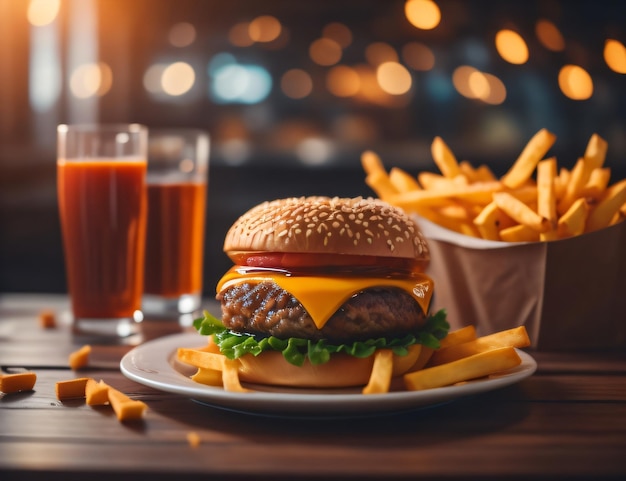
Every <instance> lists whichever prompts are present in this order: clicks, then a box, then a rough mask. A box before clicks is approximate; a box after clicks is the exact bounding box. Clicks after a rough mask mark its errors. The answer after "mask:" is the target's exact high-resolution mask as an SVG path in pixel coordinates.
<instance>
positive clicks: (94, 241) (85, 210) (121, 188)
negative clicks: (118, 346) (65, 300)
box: [57, 124, 148, 337]
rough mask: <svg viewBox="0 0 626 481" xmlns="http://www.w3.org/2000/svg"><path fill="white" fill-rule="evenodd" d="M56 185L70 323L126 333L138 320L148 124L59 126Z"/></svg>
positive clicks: (87, 328) (81, 327) (84, 328)
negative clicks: (71, 315)
mask: <svg viewBox="0 0 626 481" xmlns="http://www.w3.org/2000/svg"><path fill="white" fill-rule="evenodd" d="M57 132H58V146H57V190H58V203H59V215H60V220H61V231H62V235H63V247H64V254H65V269H66V274H67V282H68V290H69V295H70V304H71V308H72V314H73V319H74V321H73V322H74V328H75V330H76V331H77V332H79V333H84V334H94V335H101V336H107V337H126V336H128V335H130V334H133V333H134V332H136V330H137V329H136V327H137V326H136V324H135V323H136V321H138V320H141V311H140V309H141V296H142V291H143V265H144V252H145V233H146V221H147V205H148V202H147V188H146V174H147V137H148V132H147V128H146V127H144V126H141V125H137V124H130V125H126V124H124V125H106V124H104V125H60V126H59V127H58V129H57Z"/></svg>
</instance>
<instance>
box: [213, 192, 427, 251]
mask: <svg viewBox="0 0 626 481" xmlns="http://www.w3.org/2000/svg"><path fill="white" fill-rule="evenodd" d="M224 251H225V252H226V253H228V254H229V255H230V253H236V252H250V251H258V252H284V253H308V254H315V253H319V254H347V255H361V256H380V257H394V258H406V259H417V260H421V261H428V260H429V257H430V256H429V252H428V247H427V244H426V241H425V239H424V238H423V236H422V234H421V232H420V231H419V229H418V227H417V225H416V224H415V223H414V222H413V220H411V218H410V217H409V216H407V215H406V214H405V213H404V212H403V211H402V210H401V209H399V208H397V207H393V206H391V205H390V204H388V203H386V202H383V201H381V200H378V199H373V198H362V197H357V198H338V197H334V198H330V197H292V198H288V199H279V200H274V201H271V202H264V203H262V204H259V205H257V206H256V207H253V208H252V209H250V210H249V211H248V212H246V213H245V214H243V215H242V216H241V217H240V218H239V219H238V220H237V221H236V222H235V223H234V224H233V226H232V227H231V228H230V230H229V231H228V233H227V234H226V238H225V240H224Z"/></svg>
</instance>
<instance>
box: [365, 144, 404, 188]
mask: <svg viewBox="0 0 626 481" xmlns="http://www.w3.org/2000/svg"><path fill="white" fill-rule="evenodd" d="M361 165H362V166H363V170H365V172H366V174H367V176H366V177H365V183H366V184H367V185H369V186H370V188H371V189H372V190H373V191H374V192H376V195H377V196H378V197H380V198H381V199H386V198H388V197H391V196H392V195H394V194H397V193H398V191H397V190H396V188H395V187H394V185H393V184H392V183H391V181H390V180H389V176H388V175H387V171H386V170H385V167H384V166H383V163H382V161H381V160H380V157H379V156H378V155H377V154H376V153H374V152H372V151H371V150H368V151H365V152H363V153H362V154H361Z"/></svg>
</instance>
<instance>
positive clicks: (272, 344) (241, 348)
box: [194, 309, 450, 366]
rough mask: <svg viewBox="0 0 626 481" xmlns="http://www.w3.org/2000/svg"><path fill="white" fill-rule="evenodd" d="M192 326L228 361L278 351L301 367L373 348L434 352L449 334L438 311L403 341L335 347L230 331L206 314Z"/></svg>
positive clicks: (364, 353) (364, 354)
mask: <svg viewBox="0 0 626 481" xmlns="http://www.w3.org/2000/svg"><path fill="white" fill-rule="evenodd" d="M194 327H195V328H196V329H197V331H198V332H199V333H200V334H202V335H203V336H213V341H214V342H215V343H216V344H217V345H218V346H219V348H220V351H221V352H222V354H224V355H225V356H226V357H227V358H228V359H237V358H239V357H241V356H243V355H245V354H252V355H253V356H258V355H259V354H261V353H262V352H263V351H278V352H282V354H283V356H284V357H285V359H286V360H287V361H288V362H290V363H291V364H294V365H296V366H302V364H304V361H305V360H306V359H309V361H310V362H311V364H314V365H319V364H324V363H325V362H328V360H329V359H330V356H331V355H332V354H334V353H338V352H343V353H345V354H349V355H351V356H354V357H368V356H371V355H372V354H373V353H374V351H376V349H391V350H392V351H393V352H394V354H397V355H400V356H404V355H406V354H407V353H408V348H409V347H410V346H412V345H413V344H422V345H424V346H427V347H430V348H432V349H437V348H438V347H439V345H440V344H439V341H440V340H441V339H443V338H444V337H446V335H447V334H448V330H449V329H450V324H448V321H447V320H446V311H445V310H444V309H441V310H440V311H438V312H437V313H435V314H434V315H430V316H429V317H428V319H427V321H426V324H425V325H424V326H423V327H422V328H421V329H420V330H419V331H418V332H416V333H414V334H407V335H406V336H404V337H402V338H392V339H387V338H384V337H380V338H376V339H368V340H366V341H356V342H353V343H351V344H338V345H335V344H328V342H327V341H325V340H320V341H311V340H308V339H301V338H296V337H292V338H289V339H279V338H277V337H274V336H269V337H257V336H254V335H251V334H242V333H236V332H232V331H230V330H228V329H227V328H226V327H225V326H224V324H222V322H221V321H220V320H219V319H217V318H216V317H215V316H213V315H211V313H209V312H207V311H205V312H204V317H201V318H199V319H196V320H195V321H194Z"/></svg>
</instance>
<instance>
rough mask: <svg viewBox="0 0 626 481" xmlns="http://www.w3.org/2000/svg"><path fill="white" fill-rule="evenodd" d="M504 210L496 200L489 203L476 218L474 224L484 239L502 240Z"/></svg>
mask: <svg viewBox="0 0 626 481" xmlns="http://www.w3.org/2000/svg"><path fill="white" fill-rule="evenodd" d="M501 213H502V211H501V210H500V208H499V207H498V206H497V204H496V203H495V202H490V203H489V204H487V205H486V206H485V207H484V208H483V210H482V211H481V212H480V214H478V215H477V216H476V217H475V218H474V225H475V226H476V228H477V229H478V231H479V232H480V235H481V236H482V238H483V239H488V240H500V229H499V227H500V217H501Z"/></svg>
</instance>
